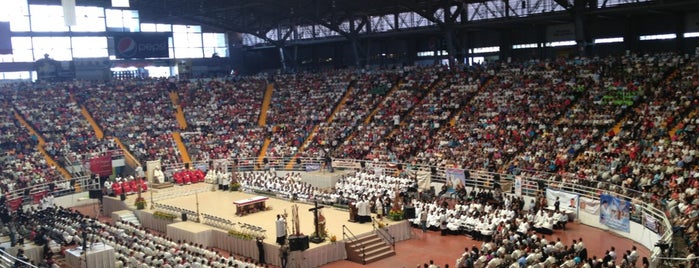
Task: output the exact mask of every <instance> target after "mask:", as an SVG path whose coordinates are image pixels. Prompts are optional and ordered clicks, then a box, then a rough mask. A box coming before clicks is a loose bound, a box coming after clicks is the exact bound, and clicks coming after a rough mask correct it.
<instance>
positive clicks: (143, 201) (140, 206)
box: [134, 196, 148, 209]
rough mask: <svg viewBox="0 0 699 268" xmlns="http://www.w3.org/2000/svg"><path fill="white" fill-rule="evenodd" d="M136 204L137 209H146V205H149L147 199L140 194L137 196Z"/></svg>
mask: <svg viewBox="0 0 699 268" xmlns="http://www.w3.org/2000/svg"><path fill="white" fill-rule="evenodd" d="M134 204H135V205H136V209H145V208H146V205H148V203H147V202H146V199H145V198H143V197H140V196H139V197H137V198H136V202H135V203H134Z"/></svg>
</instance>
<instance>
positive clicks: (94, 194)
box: [89, 190, 102, 199]
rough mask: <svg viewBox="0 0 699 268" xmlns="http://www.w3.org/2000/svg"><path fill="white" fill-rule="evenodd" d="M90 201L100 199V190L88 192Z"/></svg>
mask: <svg viewBox="0 0 699 268" xmlns="http://www.w3.org/2000/svg"><path fill="white" fill-rule="evenodd" d="M89 197H90V199H102V190H90V194H89Z"/></svg>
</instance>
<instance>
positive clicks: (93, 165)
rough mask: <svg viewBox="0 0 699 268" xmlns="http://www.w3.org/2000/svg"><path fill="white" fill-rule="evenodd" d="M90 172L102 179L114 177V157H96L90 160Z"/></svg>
mask: <svg viewBox="0 0 699 268" xmlns="http://www.w3.org/2000/svg"><path fill="white" fill-rule="evenodd" d="M90 171H92V173H95V174H97V175H99V176H100V177H109V176H111V175H112V156H111V155H104V156H96V157H93V158H90Z"/></svg>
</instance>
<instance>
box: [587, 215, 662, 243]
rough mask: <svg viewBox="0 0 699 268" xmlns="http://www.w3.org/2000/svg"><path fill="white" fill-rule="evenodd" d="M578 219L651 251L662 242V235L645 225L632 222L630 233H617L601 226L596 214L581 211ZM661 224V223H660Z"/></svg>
mask: <svg viewBox="0 0 699 268" xmlns="http://www.w3.org/2000/svg"><path fill="white" fill-rule="evenodd" d="M578 218H579V219H580V223H582V224H585V225H588V226H592V227H595V228H597V229H601V230H605V231H609V232H612V233H615V234H617V235H619V236H622V237H625V238H628V239H631V240H633V241H636V242H637V243H639V244H641V245H643V246H645V247H646V248H648V249H649V250H653V248H654V247H655V243H656V242H658V240H660V235H659V234H656V233H654V232H652V231H650V230H648V229H647V228H645V227H643V225H641V224H639V223H636V222H633V221H631V223H630V231H629V232H628V233H627V232H622V231H617V230H614V229H610V228H609V227H607V226H606V225H603V224H600V223H599V215H595V214H590V213H588V212H586V211H585V210H579V211H578ZM659 224H660V223H659Z"/></svg>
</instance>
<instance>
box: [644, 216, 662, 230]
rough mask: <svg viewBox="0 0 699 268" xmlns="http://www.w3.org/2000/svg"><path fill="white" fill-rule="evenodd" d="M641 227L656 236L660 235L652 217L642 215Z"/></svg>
mask: <svg viewBox="0 0 699 268" xmlns="http://www.w3.org/2000/svg"><path fill="white" fill-rule="evenodd" d="M643 226H645V227H646V228H648V229H650V230H651V231H653V232H654V233H656V234H657V233H660V232H659V231H658V224H657V220H656V219H655V218H653V215H650V214H644V215H643Z"/></svg>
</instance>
